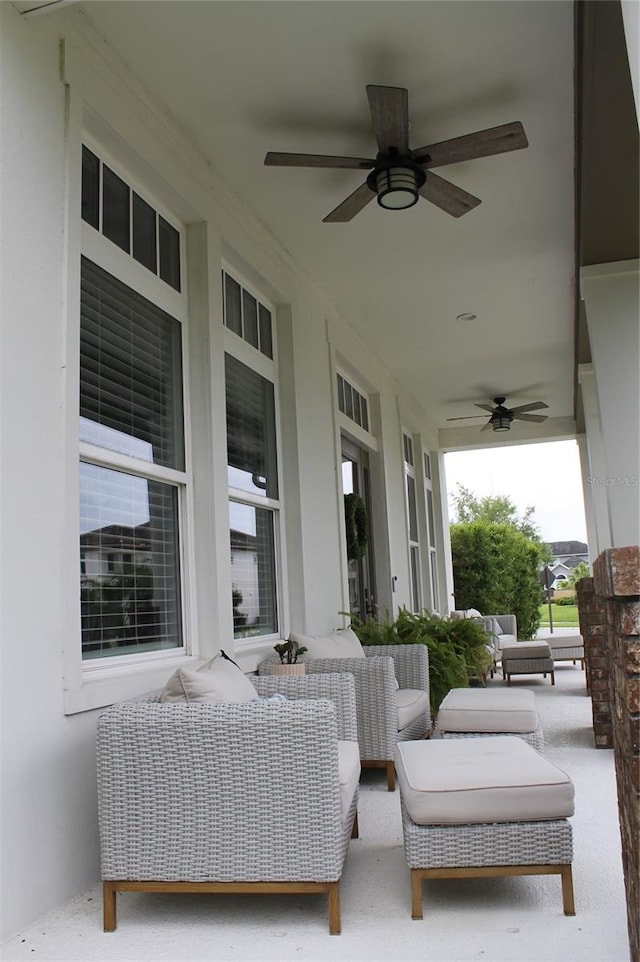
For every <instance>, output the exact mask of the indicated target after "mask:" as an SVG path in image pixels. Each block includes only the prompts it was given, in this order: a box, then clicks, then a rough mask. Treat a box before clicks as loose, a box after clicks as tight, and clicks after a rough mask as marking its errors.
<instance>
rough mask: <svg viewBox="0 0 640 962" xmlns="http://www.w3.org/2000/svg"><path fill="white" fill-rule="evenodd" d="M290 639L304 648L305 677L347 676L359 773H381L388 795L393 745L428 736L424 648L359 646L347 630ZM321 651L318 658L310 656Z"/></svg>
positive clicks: (265, 670)
mask: <svg viewBox="0 0 640 962" xmlns="http://www.w3.org/2000/svg"><path fill="white" fill-rule="evenodd" d="M291 638H293V639H294V640H297V641H298V642H299V643H300V644H304V645H305V646H307V647H308V649H309V651H308V654H305V655H304V662H305V666H306V671H307V674H308V675H309V674H311V675H314V674H319V673H331V672H344V671H347V672H349V673H350V674H351V675H353V678H354V680H355V693H356V717H357V722H358V742H359V745H360V762H361V764H362V766H363V768H382V769H384V771H385V773H386V778H387V788H388V790H389V791H390V792H392V791H394V790H395V767H394V757H395V752H396V746H397V744H398V742H399V741H408V740H412V739H419V738H425V737H426V736H427V735H429V734H430V732H431V727H432V724H431V713H430V705H429V657H428V653H427V648H426V646H425V645H375V646H366V645H365V646H364V647H363V646H362V645H360V643H359V641H357V639H355V641H354V640H353V632H350V631H349V630H347V631H341V630H340V631H335V632H333V633H332V635H331V636H330V637H328V638H323V637H320V636H313V635H301V634H295V633H293V632H292V634H291ZM325 642H326V643H327V644H326V647H325V644H324V643H325ZM332 645H333V647H332ZM342 650H344V654H342V655H341V654H340V652H341V651H342ZM323 651H324V652H325V654H324V655H323V656H322V657H318V656H316V657H314V655H320V654H321V652H323ZM272 663H273V659H267V660H266V661H264V662H262V664H261V665H260V666H259V672H260V674H261V675H266V674H268V673H269V671H270V665H271V664H272Z"/></svg>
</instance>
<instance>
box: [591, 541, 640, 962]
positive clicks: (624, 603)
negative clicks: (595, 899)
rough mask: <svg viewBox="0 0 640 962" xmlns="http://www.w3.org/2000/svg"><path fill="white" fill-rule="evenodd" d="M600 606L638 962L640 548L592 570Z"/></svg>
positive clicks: (610, 553) (615, 552) (613, 554)
mask: <svg viewBox="0 0 640 962" xmlns="http://www.w3.org/2000/svg"><path fill="white" fill-rule="evenodd" d="M593 582H594V591H595V594H596V595H600V597H602V598H603V599H604V600H605V606H606V619H607V620H606V624H607V635H606V637H607V642H608V645H609V651H610V662H611V678H610V681H611V707H612V722H613V748H614V758H615V766H616V779H617V783H618V810H619V816H620V834H621V838H622V864H623V868H624V879H625V886H626V893H627V920H628V926H629V944H630V948H631V959H632V962H640V923H639V919H638V906H640V548H639V547H638V546H633V547H628V548H609V549H607V550H606V551H603V552H602V554H601V555H600V556H599V557H598V558H597V559H596V561H595V563H594V566H593Z"/></svg>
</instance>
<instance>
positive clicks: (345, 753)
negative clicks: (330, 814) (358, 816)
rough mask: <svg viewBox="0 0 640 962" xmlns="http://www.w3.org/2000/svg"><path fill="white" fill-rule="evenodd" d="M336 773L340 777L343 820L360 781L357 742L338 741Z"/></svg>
mask: <svg viewBox="0 0 640 962" xmlns="http://www.w3.org/2000/svg"><path fill="white" fill-rule="evenodd" d="M338 774H339V778H340V810H341V812H342V818H343V820H344V819H345V818H346V817H347V814H348V812H349V808H350V807H351V802H352V799H353V795H354V792H355V790H356V788H357V787H358V782H359V781H360V748H359V745H358V743H357V742H349V741H339V742H338Z"/></svg>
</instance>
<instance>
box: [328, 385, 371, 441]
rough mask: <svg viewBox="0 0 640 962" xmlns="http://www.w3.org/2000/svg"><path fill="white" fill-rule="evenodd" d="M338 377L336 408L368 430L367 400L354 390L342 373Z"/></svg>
mask: <svg viewBox="0 0 640 962" xmlns="http://www.w3.org/2000/svg"><path fill="white" fill-rule="evenodd" d="M336 376H337V379H338V410H339V411H342V413H343V414H344V415H346V417H348V418H349V419H350V420H351V421H355V423H356V424H359V425H360V427H361V428H364V430H365V431H368V430H369V401H368V400H367V398H366V397H365V396H364V394H361V393H360V391H356V389H355V388H354V386H353V385H352V384H350V383H349V381H347V379H346V378H345V377H343V375H342V374H337V375H336Z"/></svg>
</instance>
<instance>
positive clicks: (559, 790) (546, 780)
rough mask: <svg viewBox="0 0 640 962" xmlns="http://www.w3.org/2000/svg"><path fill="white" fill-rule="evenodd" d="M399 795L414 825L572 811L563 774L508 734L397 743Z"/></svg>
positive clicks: (518, 819)
mask: <svg viewBox="0 0 640 962" xmlns="http://www.w3.org/2000/svg"><path fill="white" fill-rule="evenodd" d="M396 771H397V774H398V784H399V785H400V791H401V793H402V799H403V802H404V804H405V806H406V809H407V812H408V813H409V815H410V816H411V819H412V820H413V821H414V822H416V823H417V824H418V825H461V824H469V823H486V822H525V821H538V820H542V819H556V818H567V817H568V816H569V815H573V813H574V789H573V783H572V781H571V779H570V778H569V776H568V775H567V774H566V773H565V772H563V771H561V770H560V769H559V768H556V766H555V765H552V764H551V762H549V761H547V760H546V759H545V758H543V757H542V755H539V754H538V752H537V751H536V750H535V749H534V748H532V747H531V746H530V745H527V744H526V742H524V741H522V739H521V738H511V737H510V736H508V735H504V736H502V735H496V736H495V737H493V738H454V739H446V740H438V739H436V740H435V741H415V742H400V743H399V744H398V747H397V750H396Z"/></svg>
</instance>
